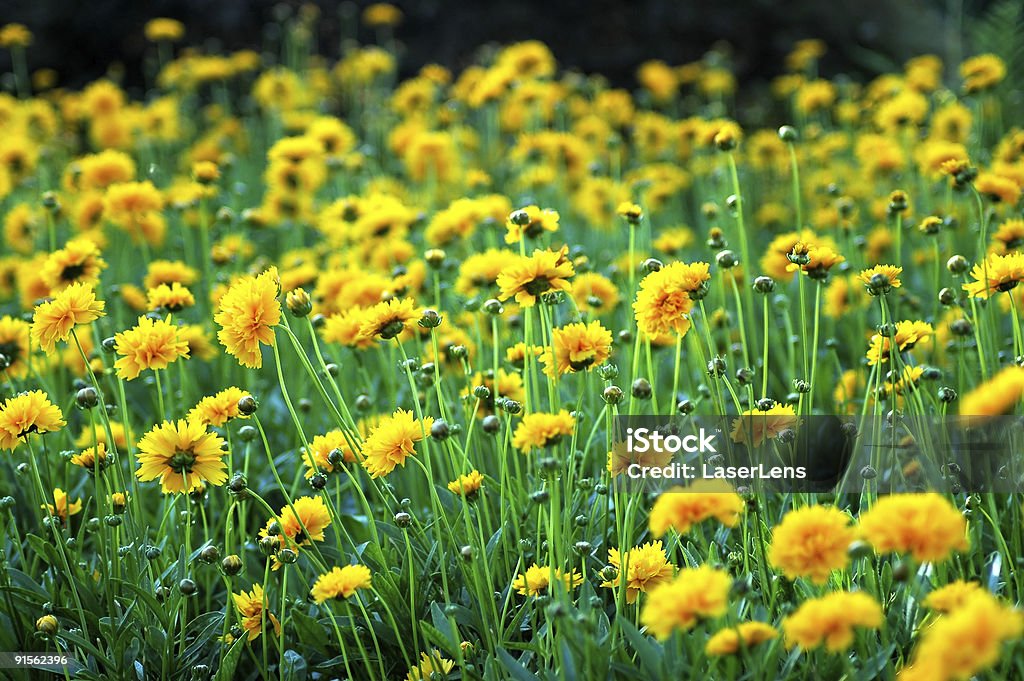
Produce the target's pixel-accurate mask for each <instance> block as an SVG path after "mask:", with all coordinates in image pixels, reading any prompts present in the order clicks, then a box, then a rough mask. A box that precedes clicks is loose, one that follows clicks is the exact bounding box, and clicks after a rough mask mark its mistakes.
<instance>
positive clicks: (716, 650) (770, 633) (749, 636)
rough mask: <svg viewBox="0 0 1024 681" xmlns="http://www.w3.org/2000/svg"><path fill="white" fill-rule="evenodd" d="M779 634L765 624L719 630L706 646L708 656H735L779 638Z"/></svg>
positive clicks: (744, 625) (747, 624) (745, 624)
mask: <svg viewBox="0 0 1024 681" xmlns="http://www.w3.org/2000/svg"><path fill="white" fill-rule="evenodd" d="M778 636H779V632H778V631H777V630H776V629H775V627H773V626H772V625H770V624H767V623H765V622H742V623H740V624H739V625H738V626H736V627H734V628H729V629H719V630H718V631H717V632H715V634H714V635H713V636H712V637H711V638H709V639H708V642H707V643H706V644H704V652H705V654H707V655H718V656H721V655H735V654H736V653H738V652H739V651H740V643H741V642H742V647H743V648H752V647H754V646H756V645H760V644H761V643H766V642H767V641H771V640H774V639H776V638H778Z"/></svg>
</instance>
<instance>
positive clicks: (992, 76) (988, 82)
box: [960, 54, 1006, 93]
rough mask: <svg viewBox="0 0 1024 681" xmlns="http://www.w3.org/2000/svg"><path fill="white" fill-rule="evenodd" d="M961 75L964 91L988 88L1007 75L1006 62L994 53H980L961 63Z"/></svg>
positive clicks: (969, 91) (970, 91)
mask: <svg viewBox="0 0 1024 681" xmlns="http://www.w3.org/2000/svg"><path fill="white" fill-rule="evenodd" d="M960 77H961V78H963V79H964V92H967V93H972V92H979V91H981V90H988V89H989V88H991V87H994V86H996V85H998V84H999V83H1001V82H1002V80H1003V78H1005V77H1006V64H1004V63H1003V60H1002V59H1000V58H999V57H997V56H996V55H994V54H979V55H977V56H976V57H971V58H970V59H967V60H965V61H964V62H963V63H962V64H960Z"/></svg>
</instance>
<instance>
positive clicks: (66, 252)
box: [40, 238, 107, 294]
mask: <svg viewBox="0 0 1024 681" xmlns="http://www.w3.org/2000/svg"><path fill="white" fill-rule="evenodd" d="M106 267H107V263H106V261H105V260H104V259H103V258H102V257H101V256H100V249H99V247H97V246H96V243H95V242H94V241H92V240H90V239H84V238H79V239H72V240H71V241H68V242H67V243H66V244H65V245H64V248H61V249H60V250H57V251H54V252H53V253H51V254H50V255H49V256H48V257H47V258H46V262H45V263H43V270H42V273H41V275H40V276H41V277H42V279H43V281H44V282H46V285H47V286H49V287H50V292H51V294H52V293H57V292H59V291H62V290H64V289H65V288H67V287H68V286H70V285H71V284H74V283H80V284H87V285H90V286H95V285H96V284H97V283H99V280H100V272H102V271H103V270H104V269H106Z"/></svg>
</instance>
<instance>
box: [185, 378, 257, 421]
mask: <svg viewBox="0 0 1024 681" xmlns="http://www.w3.org/2000/svg"><path fill="white" fill-rule="evenodd" d="M249 396H250V395H249V392H248V391H247V390H242V389H241V388H237V387H235V386H230V387H228V388H224V390H221V391H220V392H218V393H217V394H216V395H209V396H207V397H204V398H203V399H201V400H199V402H198V403H197V404H196V406H194V407H192V409H191V410H189V412H188V415H187V416H186V418H188V419H189V420H194V421H199V422H200V423H202V424H203V425H207V426H218V427H220V426H223V425H224V424H225V423H227V422H228V421H230V420H232V419H236V418H248V417H247V416H246V415H245V414H242V413H241V412H240V411H239V410H238V401H239V400H240V399H242V398H243V397H249Z"/></svg>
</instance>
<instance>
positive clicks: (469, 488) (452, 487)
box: [448, 470, 484, 499]
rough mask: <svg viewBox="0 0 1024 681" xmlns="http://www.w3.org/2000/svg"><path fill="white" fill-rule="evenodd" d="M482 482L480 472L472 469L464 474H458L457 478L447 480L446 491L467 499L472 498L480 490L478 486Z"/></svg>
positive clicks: (482, 478)
mask: <svg viewBox="0 0 1024 681" xmlns="http://www.w3.org/2000/svg"><path fill="white" fill-rule="evenodd" d="M483 484H484V476H483V475H481V474H480V471H478V470H473V471H470V472H469V473H466V474H465V475H460V476H459V477H458V479H457V480H452V481H451V482H449V483H448V491H449V492H451V493H452V494H456V495H460V496H464V497H466V498H467V499H473V498H475V497H476V495H477V494H478V493H479V492H480V487H481V486H482V485H483Z"/></svg>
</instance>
